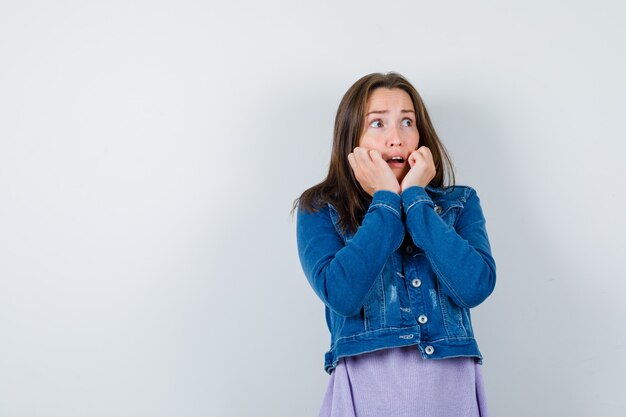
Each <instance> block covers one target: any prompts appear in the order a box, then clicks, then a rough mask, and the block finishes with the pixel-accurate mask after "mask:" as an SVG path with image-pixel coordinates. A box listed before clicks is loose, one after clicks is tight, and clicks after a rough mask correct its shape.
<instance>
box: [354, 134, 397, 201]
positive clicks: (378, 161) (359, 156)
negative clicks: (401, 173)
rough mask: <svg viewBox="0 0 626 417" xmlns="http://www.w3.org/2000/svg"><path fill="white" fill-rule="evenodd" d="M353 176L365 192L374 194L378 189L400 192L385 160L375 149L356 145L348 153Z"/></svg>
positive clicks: (394, 176)
mask: <svg viewBox="0 0 626 417" xmlns="http://www.w3.org/2000/svg"><path fill="white" fill-rule="evenodd" d="M348 162H349V163H350V166H351V167H352V170H353V171H354V176H355V177H356V180H357V181H358V182H359V184H360V185H361V187H362V188H363V189H364V190H365V192H366V193H368V194H369V195H371V196H372V197H373V196H374V193H375V192H376V191H379V190H389V191H392V192H394V193H396V194H400V184H398V179H397V178H396V175H395V174H394V173H393V171H392V170H391V168H389V165H387V162H385V161H384V160H383V157H382V155H381V154H380V152H378V151H377V150H374V149H371V150H368V149H365V148H360V147H358V146H357V147H356V148H354V151H353V152H352V153H350V154H348Z"/></svg>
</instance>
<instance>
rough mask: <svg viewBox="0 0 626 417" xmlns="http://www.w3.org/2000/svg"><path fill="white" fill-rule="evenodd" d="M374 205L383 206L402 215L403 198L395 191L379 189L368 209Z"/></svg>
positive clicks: (399, 215)
mask: <svg viewBox="0 0 626 417" xmlns="http://www.w3.org/2000/svg"><path fill="white" fill-rule="evenodd" d="M373 207H383V208H385V209H387V210H390V211H391V212H393V213H395V214H396V215H397V216H398V217H401V214H400V212H401V211H402V198H401V197H400V196H399V195H398V194H396V193H394V192H393V191H388V190H379V191H376V192H375V193H374V196H373V197H372V202H371V203H370V206H369V208H368V211H369V210H371V209H372V208H373Z"/></svg>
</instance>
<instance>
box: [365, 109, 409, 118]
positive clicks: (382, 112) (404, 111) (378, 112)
mask: <svg viewBox="0 0 626 417" xmlns="http://www.w3.org/2000/svg"><path fill="white" fill-rule="evenodd" d="M372 113H375V114H384V113H389V110H372V111H371V112H369V113H367V114H366V115H365V116H366V117H367V116H369V115H370V114H372ZM400 113H415V112H414V111H413V110H400Z"/></svg>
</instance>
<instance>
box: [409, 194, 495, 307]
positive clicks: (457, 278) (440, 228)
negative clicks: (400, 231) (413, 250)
mask: <svg viewBox="0 0 626 417" xmlns="http://www.w3.org/2000/svg"><path fill="white" fill-rule="evenodd" d="M467 188H468V189H469V193H468V195H467V197H466V203H465V205H464V207H463V209H462V211H461V213H460V214H459V217H458V219H457V222H456V225H455V227H451V226H448V225H447V224H446V223H445V221H444V220H443V219H442V218H441V217H440V216H439V214H437V213H436V212H435V210H434V202H433V201H432V199H431V198H430V196H429V195H428V194H427V193H426V191H425V189H424V188H423V187H417V186H414V187H409V188H407V189H406V190H404V192H403V193H402V203H403V208H404V211H405V213H406V225H407V230H408V231H409V233H410V235H411V237H412V238H413V242H414V243H415V244H416V245H417V246H419V247H420V248H422V249H423V250H424V253H425V255H426V257H427V259H428V261H429V262H430V265H431V266H432V268H433V270H434V272H435V274H436V275H437V278H438V280H439V282H440V284H442V285H441V289H442V291H443V292H445V293H446V294H447V295H448V296H450V297H451V298H452V300H454V301H455V302H456V303H457V304H458V305H459V306H461V307H465V308H471V307H475V306H477V305H479V304H480V303H482V302H483V301H484V300H485V299H486V298H487V297H488V296H489V294H491V293H492V292H493V289H494V287H495V284H496V264H495V261H494V259H493V257H492V256H491V247H490V244H489V239H488V237H487V230H486V227H485V218H484V216H483V212H482V209H481V207H480V200H479V198H478V195H477V194H476V191H475V190H474V189H473V188H471V187H467Z"/></svg>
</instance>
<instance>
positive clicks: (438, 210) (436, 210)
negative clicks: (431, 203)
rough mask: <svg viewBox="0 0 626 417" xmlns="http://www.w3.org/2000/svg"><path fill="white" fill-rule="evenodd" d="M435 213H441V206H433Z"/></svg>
mask: <svg viewBox="0 0 626 417" xmlns="http://www.w3.org/2000/svg"><path fill="white" fill-rule="evenodd" d="M435 213H437V214H441V206H437V205H436V206H435Z"/></svg>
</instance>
